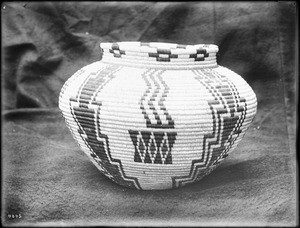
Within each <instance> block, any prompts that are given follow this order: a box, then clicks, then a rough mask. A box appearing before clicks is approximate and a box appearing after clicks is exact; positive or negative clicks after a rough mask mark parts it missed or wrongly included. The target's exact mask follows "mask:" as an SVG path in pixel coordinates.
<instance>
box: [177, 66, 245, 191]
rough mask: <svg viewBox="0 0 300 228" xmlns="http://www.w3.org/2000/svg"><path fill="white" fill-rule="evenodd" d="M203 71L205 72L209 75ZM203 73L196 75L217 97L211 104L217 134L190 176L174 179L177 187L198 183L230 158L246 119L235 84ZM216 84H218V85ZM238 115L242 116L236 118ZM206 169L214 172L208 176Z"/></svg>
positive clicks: (210, 138)
mask: <svg viewBox="0 0 300 228" xmlns="http://www.w3.org/2000/svg"><path fill="white" fill-rule="evenodd" d="M202 71H205V74H204V73H202ZM202 71H201V70H194V71H193V72H194V74H195V75H196V77H195V78H196V79H197V80H198V81H199V82H200V83H201V84H202V85H203V86H204V87H205V88H206V89H207V90H208V91H209V92H210V93H211V94H212V96H213V97H214V100H211V101H209V102H208V105H209V107H210V110H211V113H212V118H213V131H212V133H211V134H206V135H204V138H203V153H202V157H201V158H200V159H196V160H193V161H192V165H191V169H190V173H189V175H187V176H178V177H173V178H172V181H173V187H178V186H181V185H184V184H187V183H190V182H194V181H195V180H198V179H201V178H202V177H203V176H205V175H206V174H207V172H210V171H212V169H213V167H211V166H212V165H216V164H218V162H219V161H220V160H221V159H224V158H225V157H226V156H227V155H228V152H229V150H230V148H231V147H232V145H233V144H234V142H235V140H236V139H237V138H238V136H239V134H240V133H241V130H240V127H241V125H242V124H243V121H244V119H245V116H246V103H245V101H246V100H245V98H241V97H240V96H239V93H238V91H237V88H236V87H235V86H234V84H233V83H232V82H230V81H228V79H226V78H225V77H224V76H222V75H220V74H217V72H214V71H212V70H210V69H207V70H204V69H203V70H202ZM216 83H218V84H217V85H215V84H216ZM220 106H223V108H220ZM236 113H239V115H238V116H236ZM228 114H229V115H230V117H228ZM204 167H211V169H210V170H209V169H208V171H204V172H205V173H204V172H203V171H202V170H201V169H202V168H204ZM201 171H202V172H201Z"/></svg>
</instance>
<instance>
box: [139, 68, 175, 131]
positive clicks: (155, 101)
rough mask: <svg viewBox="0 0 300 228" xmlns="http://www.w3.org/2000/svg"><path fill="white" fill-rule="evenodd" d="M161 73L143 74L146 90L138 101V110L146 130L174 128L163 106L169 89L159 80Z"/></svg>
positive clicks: (155, 71) (160, 71)
mask: <svg viewBox="0 0 300 228" xmlns="http://www.w3.org/2000/svg"><path fill="white" fill-rule="evenodd" d="M162 73H163V71H162V70H149V71H146V72H145V73H144V74H143V79H144V80H145V83H146V85H147V89H146V90H145V92H144V94H143V96H142V98H141V100H140V108H141V110H142V113H143V115H144V118H145V120H146V125H147V127H148V128H174V121H173V120H172V117H171V116H170V115H169V113H168V111H167V109H166V107H165V105H164V101H165V98H166V97H167V94H168V92H169V87H168V86H167V84H166V83H165V82H164V81H163V79H162V78H161V74H162ZM155 76H157V78H158V80H159V81H156V80H155Z"/></svg>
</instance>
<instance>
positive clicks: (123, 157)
mask: <svg viewBox="0 0 300 228" xmlns="http://www.w3.org/2000/svg"><path fill="white" fill-rule="evenodd" d="M101 48H102V51H103V59H102V61H99V62H95V63H92V64H90V65H88V66H85V67H83V68H82V69H80V70H79V71H77V72H76V73H75V74H74V75H73V76H72V77H70V78H69V79H68V80H67V82H66V83H65V85H64V86H63V88H62V90H61V94H60V98H59V107H60V109H61V110H62V113H63V116H64V118H65V121H66V123H67V126H68V127H69V129H70V131H71V133H72V134H73V137H74V139H75V140H76V141H77V142H78V144H79V145H80V147H81V148H82V150H83V151H84V152H85V153H86V154H87V155H88V156H89V157H90V159H91V161H92V162H93V163H94V164H95V165H96V166H97V167H98V168H99V170H101V172H103V173H104V174H105V175H106V176H107V177H109V178H110V179H112V180H113V181H115V182H116V183H118V184H121V185H124V186H128V187H133V188H137V189H145V190H147V189H167V188H177V187H180V186H183V185H186V184H189V183H193V182H195V181H198V180H200V179H201V178H202V177H204V176H205V175H207V174H208V173H210V172H211V171H212V170H214V169H215V168H216V167H217V166H218V165H219V164H220V162H221V161H222V160H224V158H226V157H227V156H228V154H230V153H231V152H232V151H233V150H234V148H236V146H237V144H238V143H239V141H241V139H242V138H243V136H244V134H245V132H246V130H247V128H248V127H249V125H250V123H251V122H252V120H253V118H254V116H255V113H256V105H257V103H256V96H255V94H254V92H253V91H252V89H251V88H250V86H249V85H248V84H247V83H246V82H245V80H244V79H243V78H242V77H240V76H239V75H237V74H236V73H234V72H233V71H231V70H229V69H227V68H225V67H221V66H218V65H217V63H216V59H215V56H216V52H217V46H215V45H198V46H196V45H195V46H183V45H176V44H165V43H147V44H146V43H139V42H130V43H128V42H125V43H122V42H121V43H104V44H101ZM155 52H156V55H154V54H155ZM125 56H126V57H125ZM174 60H175V61H174Z"/></svg>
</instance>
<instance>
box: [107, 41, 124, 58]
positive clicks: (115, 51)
mask: <svg viewBox="0 0 300 228" xmlns="http://www.w3.org/2000/svg"><path fill="white" fill-rule="evenodd" d="M109 52H110V53H112V54H113V55H114V57H117V58H121V56H122V55H125V54H126V53H125V51H124V50H120V47H119V45H118V44H117V43H113V44H112V46H111V49H109Z"/></svg>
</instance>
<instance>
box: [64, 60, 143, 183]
mask: <svg viewBox="0 0 300 228" xmlns="http://www.w3.org/2000/svg"><path fill="white" fill-rule="evenodd" d="M118 68H119V67H117V66H111V67H108V68H105V69H101V70H99V71H97V72H95V73H92V74H90V75H89V77H87V78H86V80H85V81H84V83H82V85H81V87H80V88H79V90H78V92H77V94H76V96H75V97H70V103H72V104H71V105H70V107H71V113H72V116H73V118H74V120H75V121H76V123H77V125H78V133H79V135H80V136H81V138H82V140H83V141H84V143H85V145H86V146H87V147H88V148H89V149H90V152H91V156H92V157H93V158H94V159H95V161H96V162H97V163H98V165H99V166H100V167H101V170H102V172H103V173H104V174H105V175H106V176H109V177H110V178H111V179H112V180H114V181H115V182H117V183H120V184H123V185H126V186H129V187H135V186H138V182H137V180H136V178H129V177H127V176H126V175H125V174H124V172H123V168H122V163H121V161H120V160H117V159H113V158H112V157H111V153H110V148H109V140H108V137H107V135H105V134H103V133H102V132H101V126H100V122H99V119H98V116H99V115H100V113H101V106H102V103H101V102H97V101H96V99H95V98H96V96H97V94H98V93H99V92H100V91H101V90H102V89H103V87H104V86H105V85H106V84H107V83H109V82H110V81H111V80H112V79H113V78H114V77H115V75H114V73H115V72H116V71H117V70H118ZM91 88H93V90H91ZM95 106H96V109H95V108H94V107H95Z"/></svg>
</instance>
